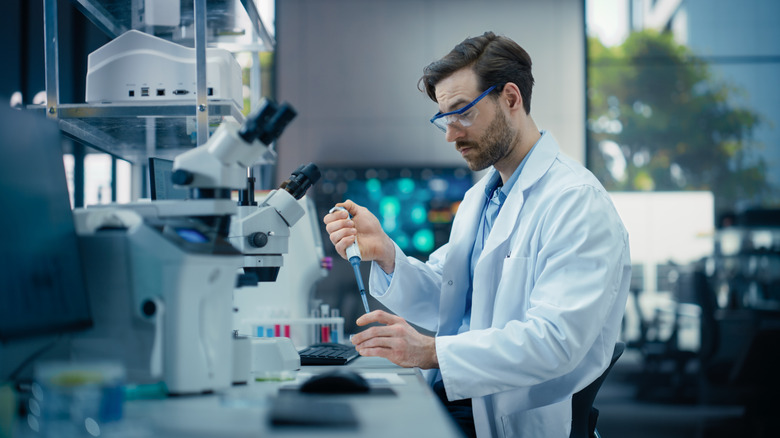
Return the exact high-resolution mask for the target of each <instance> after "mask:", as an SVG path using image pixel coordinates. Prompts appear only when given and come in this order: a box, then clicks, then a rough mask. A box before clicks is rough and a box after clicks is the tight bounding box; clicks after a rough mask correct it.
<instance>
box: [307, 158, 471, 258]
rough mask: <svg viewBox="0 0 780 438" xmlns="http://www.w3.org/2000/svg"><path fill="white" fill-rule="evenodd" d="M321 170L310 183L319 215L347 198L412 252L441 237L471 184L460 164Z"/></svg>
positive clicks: (423, 251)
mask: <svg viewBox="0 0 780 438" xmlns="http://www.w3.org/2000/svg"><path fill="white" fill-rule="evenodd" d="M321 170H322V179H321V180H320V181H319V182H318V183H317V184H315V185H314V188H315V192H316V193H315V202H316V204H317V209H318V211H319V213H320V217H322V216H324V215H325V214H327V211H328V210H329V209H330V208H331V207H332V206H333V205H335V204H336V203H338V202H342V201H344V200H346V199H351V200H353V201H355V202H356V203H358V204H360V205H362V206H364V207H366V208H368V209H369V210H370V211H371V212H372V213H373V214H374V215H376V216H377V218H378V219H379V221H380V223H381V224H382V228H383V229H384V230H385V232H386V233H387V234H388V235H389V236H390V237H391V238H392V239H393V240H394V241H395V242H396V243H397V244H398V246H399V247H401V249H402V250H403V251H404V252H405V253H406V254H408V255H414V256H427V255H429V254H430V253H431V252H432V251H433V250H435V249H436V248H438V247H439V246H441V245H442V244H444V243H446V242H447V240H448V239H449V233H450V229H451V227H452V219H453V217H454V215H455V212H456V211H457V208H458V206H459V205H460V202H461V200H462V199H463V195H464V194H465V193H466V190H468V189H469V188H470V187H471V186H472V184H473V174H472V173H471V171H470V170H469V169H468V168H465V167H463V168H442V167H390V168H388V167H332V168H327V167H325V168H322V167H321ZM323 232H324V228H323ZM325 239H326V240H325V241H326V242H327V241H328V240H327V235H325ZM326 247H328V246H327V245H326ZM330 250H333V249H332V247H331V248H330ZM334 252H335V251H334Z"/></svg>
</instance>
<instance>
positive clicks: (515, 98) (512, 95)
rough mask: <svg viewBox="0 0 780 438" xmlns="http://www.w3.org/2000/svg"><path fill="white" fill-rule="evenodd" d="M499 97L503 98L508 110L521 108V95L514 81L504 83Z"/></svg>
mask: <svg viewBox="0 0 780 438" xmlns="http://www.w3.org/2000/svg"><path fill="white" fill-rule="evenodd" d="M501 99H503V100H504V101H505V102H506V104H507V106H508V107H509V110H510V111H515V110H518V109H521V110H523V111H525V109H524V108H523V95H522V94H520V88H518V87H517V85H515V83H514V82H507V83H506V84H505V85H504V89H503V90H502V91H501Z"/></svg>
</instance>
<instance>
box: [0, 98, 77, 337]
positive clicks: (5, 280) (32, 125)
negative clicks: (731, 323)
mask: <svg viewBox="0 0 780 438" xmlns="http://www.w3.org/2000/svg"><path fill="white" fill-rule="evenodd" d="M0 205H2V206H3V214H2V215H0V230H2V233H3V239H2V240H3V243H2V245H1V246H0V341H3V342H4V341H6V340H8V339H16V338H23V337H32V336H36V335H44V334H54V333H61V332H64V331H72V330H79V329H83V328H87V327H90V326H91V325H92V318H91V315H90V308H89V300H88V296H87V291H86V288H85V284H84V277H83V272H82V264H81V258H80V256H79V250H78V242H77V240H76V231H75V228H74V224H73V214H72V212H71V208H70V199H69V196H68V188H67V183H66V180H65V169H64V165H63V159H62V143H61V137H60V131H59V128H58V126H57V124H56V122H54V121H50V120H47V119H46V118H45V117H43V116H38V115H35V114H33V113H28V112H22V111H19V110H14V109H11V108H10V107H0Z"/></svg>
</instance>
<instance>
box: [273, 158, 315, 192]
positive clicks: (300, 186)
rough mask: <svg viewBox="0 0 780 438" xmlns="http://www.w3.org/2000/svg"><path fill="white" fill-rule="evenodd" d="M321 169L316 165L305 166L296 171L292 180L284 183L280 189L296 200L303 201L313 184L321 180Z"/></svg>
mask: <svg viewBox="0 0 780 438" xmlns="http://www.w3.org/2000/svg"><path fill="white" fill-rule="evenodd" d="M320 175H321V174H320V169H319V168H318V167H317V165H315V164H314V163H309V164H304V165H302V166H300V167H299V168H297V169H295V170H294V171H293V173H292V174H291V175H290V178H289V179H287V180H286V181H285V182H283V183H282V184H281V185H280V186H279V188H280V189H285V190H287V192H288V193H289V194H291V195H292V196H293V197H294V198H295V199H301V198H302V197H303V195H305V194H306V191H307V190H309V187H311V185H312V184H314V183H316V182H317V181H319V179H320Z"/></svg>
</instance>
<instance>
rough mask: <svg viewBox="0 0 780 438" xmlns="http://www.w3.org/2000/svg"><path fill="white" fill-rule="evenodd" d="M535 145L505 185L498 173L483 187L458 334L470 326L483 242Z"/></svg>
mask: <svg viewBox="0 0 780 438" xmlns="http://www.w3.org/2000/svg"><path fill="white" fill-rule="evenodd" d="M544 133H545V131H542V132H541V133H540V134H542V135H544ZM540 139H541V137H540ZM536 144H538V141H537V143H535V144H534V145H533V146H532V147H531V149H530V150H529V151H528V153H527V154H526V155H525V157H523V161H521V162H520V164H519V165H518V166H517V169H515V171H514V172H513V173H512V176H511V177H509V180H508V181H507V182H506V183H504V184H503V185H502V184H501V175H500V174H499V173H498V172H495V173H494V174H493V175H492V176H491V177H490V180H488V182H487V184H486V185H485V206H484V207H483V208H482V216H481V217H480V219H479V227H478V228H477V238H476V239H475V241H474V247H473V248H472V250H471V269H470V272H469V280H470V281H469V289H468V292H467V293H466V313H465V314H464V315H463V323H462V324H461V326H460V328H459V329H458V333H463V332H466V331H468V330H469V327H470V324H471V295H472V292H473V291H474V268H475V267H476V266H477V260H479V256H480V255H481V254H482V249H483V248H484V247H485V242H486V241H487V238H488V236H489V235H490V230H492V229H493V223H495V221H496V218H497V217H498V213H499V211H501V207H502V206H503V205H504V201H506V197H507V196H508V194H509V192H510V191H512V187H514V185H515V182H517V178H518V177H519V176H520V172H522V171H523V167H525V162H526V161H528V156H529V155H531V151H533V149H534V147H536Z"/></svg>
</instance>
